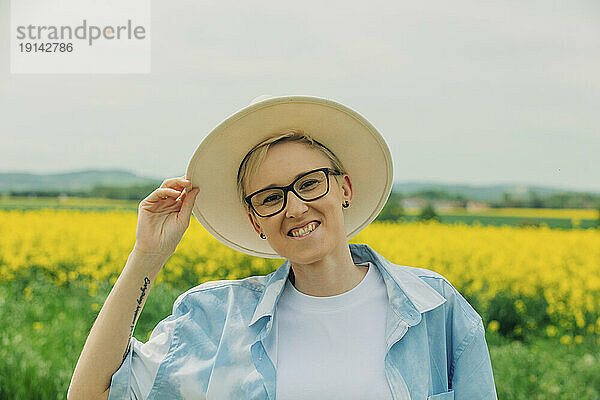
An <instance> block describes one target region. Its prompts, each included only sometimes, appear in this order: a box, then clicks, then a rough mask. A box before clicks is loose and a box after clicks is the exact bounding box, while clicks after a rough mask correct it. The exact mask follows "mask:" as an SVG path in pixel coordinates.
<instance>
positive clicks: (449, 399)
mask: <svg viewBox="0 0 600 400" xmlns="http://www.w3.org/2000/svg"><path fill="white" fill-rule="evenodd" d="M427 400H454V389H450V390H448V391H447V392H443V393H438V394H432V395H431V396H429V397H427Z"/></svg>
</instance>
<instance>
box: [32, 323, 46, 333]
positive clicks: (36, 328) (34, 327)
mask: <svg viewBox="0 0 600 400" xmlns="http://www.w3.org/2000/svg"><path fill="white" fill-rule="evenodd" d="M43 327H44V324H43V323H41V322H39V321H35V322H34V323H33V329H34V330H36V331H39V330H40V329H42V328H43Z"/></svg>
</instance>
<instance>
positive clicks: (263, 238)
mask: <svg viewBox="0 0 600 400" xmlns="http://www.w3.org/2000/svg"><path fill="white" fill-rule="evenodd" d="M260 238H261V239H262V240H265V239H266V238H267V237H266V236H265V234H264V233H262V232H261V233H260Z"/></svg>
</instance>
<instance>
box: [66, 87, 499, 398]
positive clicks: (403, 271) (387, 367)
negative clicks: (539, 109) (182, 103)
mask: <svg viewBox="0 0 600 400" xmlns="http://www.w3.org/2000/svg"><path fill="white" fill-rule="evenodd" d="M225 155H226V156H225ZM186 178H187V180H184V179H183V177H181V178H173V179H168V180H166V181H165V182H164V183H163V185H161V188H158V189H157V190H155V191H154V192H153V193H152V194H151V195H149V196H148V197H147V198H146V199H144V200H143V201H142V202H141V203H140V214H139V218H138V229H137V238H136V244H135V246H134V250H133V251H132V253H131V255H130V258H129V260H128V262H127V264H126V266H125V268H124V270H123V273H122V274H121V276H120V277H119V280H118V281H117V283H116V284H115V287H114V288H113V290H112V291H111V293H110V295H109V297H108V299H107V300H106V302H105V304H104V306H103V308H102V310H101V312H100V314H99V316H98V319H97V320H96V322H95V324H94V326H93V328H92V331H91V332H90V335H89V337H88V341H87V342H86V345H85V347H84V349H83V352H82V354H81V356H80V359H79V362H78V364H77V367H76V369H75V373H74V375H73V379H72V382H71V387H70V388H69V398H70V399H75V398H107V397H108V398H110V399H123V398H127V399H129V398H136V399H147V398H161V399H162V398H171V399H188V398H189V399H192V398H214V399H222V398H223V399H225V398H227V399H237V398H239V399H275V398H276V399H278V400H281V399H307V398H310V399H332V398H344V399H370V398H376V399H496V389H495V385H494V378H493V373H492V367H491V362H490V357H489V353H488V349H487V343H486V341H485V332H484V328H483V323H482V320H481V317H480V316H479V314H478V313H477V312H476V311H475V310H474V309H473V308H472V307H471V306H470V304H469V303H468V302H467V301H466V300H465V299H464V298H463V297H462V296H461V295H460V293H458V292H457V291H456V290H455V289H454V287H453V286H452V285H451V284H450V283H449V282H448V281H447V280H446V279H445V278H444V277H443V276H441V275H439V274H438V273H436V272H433V271H430V270H428V269H425V268H416V267H408V266H402V265H394V264H392V263H390V262H389V261H387V260H386V259H385V258H384V257H382V256H381V255H379V254H378V253H376V252H375V251H374V250H373V249H371V248H370V247H369V246H367V245H364V244H349V243H348V240H349V239H350V238H351V237H352V236H354V235H355V234H357V233H358V232H360V231H361V230H362V229H363V228H364V227H366V226H367V225H368V224H369V223H370V222H372V221H373V219H374V218H375V217H376V216H377V214H378V213H379V212H380V211H381V209H382V208H383V205H384V204H385V202H386V200H387V198H388V196H389V194H390V190H391V185H392V180H393V174H392V160H391V156H390V152H389V149H388V147H387V144H386V142H385V140H384V139H383V137H382V136H381V135H380V134H379V132H377V130H376V129H375V128H374V127H373V126H372V125H371V124H370V123H369V122H368V121H367V120H366V119H365V118H364V117H362V116H361V115H360V114H358V113H357V112H355V111H353V110H351V109H349V108H347V107H346V106H343V105H341V104H339V103H336V102H333V101H331V100H327V99H322V98H317V97H304V96H287V97H275V98H267V99H260V101H256V102H254V103H252V104H251V105H250V106H248V107H246V108H244V109H242V110H240V111H238V112H237V113H235V114H234V115H232V116H231V117H229V118H228V119H226V120H225V121H223V122H222V123H221V124H220V125H218V126H217V127H216V128H215V129H214V130H213V131H212V132H211V133H210V134H209V135H208V136H207V137H206V138H205V139H204V140H203V141H202V143H201V144H200V146H199V147H198V149H197V150H196V152H195V153H194V156H193V157H192V159H191V161H190V163H189V166H188V171H187V176H186ZM191 187H193V188H194V189H193V190H191V191H190V190H189V189H190V188H191ZM192 210H193V213H194V215H195V217H196V218H197V219H198V220H199V221H200V223H202V225H203V226H204V227H205V228H206V229H207V230H208V231H209V232H210V233H211V234H212V235H213V236H215V237H216V238H217V239H219V240H220V241H221V242H223V243H224V244H225V245H227V246H230V247H232V248H234V249H236V250H238V251H241V252H243V253H246V254H251V255H255V256H261V257H269V258H283V259H285V262H284V263H283V264H282V265H281V266H280V267H279V268H278V269H277V270H276V271H274V272H272V273H271V274H269V275H266V276H252V277H248V278H245V279H240V280H224V281H215V282H207V283H204V284H202V285H199V286H197V287H195V288H192V289H190V290H188V291H187V292H186V293H183V294H182V295H181V296H179V298H178V299H177V300H176V301H175V304H174V306H173V314H172V315H171V316H169V317H167V318H166V319H164V320H163V321H161V322H160V323H159V324H158V325H157V326H156V328H155V329H154V330H153V332H152V335H151V336H150V338H149V340H148V342H146V343H142V342H140V341H138V340H137V339H136V338H135V337H132V336H131V332H133V328H134V326H135V323H136V319H137V317H138V315H139V310H140V307H143V305H144V302H145V297H147V296H148V292H149V290H150V288H151V284H152V282H153V281H154V278H155V277H156V275H157V274H158V272H159V271H160V269H161V268H162V266H163V265H164V263H165V261H166V259H168V257H169V256H170V255H171V254H172V253H173V252H174V251H175V248H176V247H177V244H178V243H179V241H180V240H181V237H182V235H183V233H184V231H185V230H186V229H187V227H188V224H189V219H190V215H191V213H192ZM399 239H400V238H399ZM223 267H228V266H223ZM132 316H133V320H132ZM123 353H124V354H123Z"/></svg>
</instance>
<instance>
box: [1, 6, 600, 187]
mask: <svg viewBox="0 0 600 400" xmlns="http://www.w3.org/2000/svg"><path fill="white" fill-rule="evenodd" d="M9 16H10V14H9V1H8V0H0V29H2V32H3V33H2V34H1V35H0V135H1V140H0V172H16V171H25V172H36V173H55V172H65V171H71V170H80V169H87V168H101V169H102V168H119V169H121V168H122V169H127V170H131V171H133V172H135V173H138V174H142V175H146V176H152V177H156V178H160V179H165V178H167V177H171V176H178V175H183V174H184V173H185V170H186V167H187V163H188V161H189V159H190V157H191V156H192V154H193V152H194V150H195V149H196V147H197V146H198V144H199V143H200V141H201V140H202V139H203V138H204V137H205V136H206V135H207V134H208V132H210V130H211V129H212V128H214V127H215V126H216V125H218V124H219V123H220V122H221V121H222V120H223V119H225V118H226V117H227V116H228V115H230V114H231V113H233V112H235V111H237V110H238V109H240V108H242V107H244V106H246V105H247V104H248V103H249V102H250V101H251V100H252V99H253V98H254V97H256V96H259V95H261V94H271V95H286V94H304V95H315V96H322V97H328V98H331V99H333V100H336V101H339V102H341V103H343V104H346V105H347V106H349V107H351V108H354V109H356V110H358V111H359V112H360V113H361V114H362V115H364V116H365V117H366V118H367V119H369V120H370V121H371V122H372V123H373V125H374V126H375V127H377V128H378V129H379V131H380V132H381V133H382V134H383V136H384V137H385V138H386V139H387V141H388V143H389V145H390V147H391V150H392V155H393V158H394V164H395V172H394V175H395V181H397V182H405V181H435V182H442V183H465V184H486V185H487V184H502V183H516V184H531V185H548V186H554V187H559V188H565V189H581V190H589V191H599V192H600V178H599V177H600V162H599V161H598V160H599V158H600V157H599V154H600V2H598V1H597V0H593V1H568V2H567V1H564V2H549V1H527V2H522V1H511V0H509V1H506V0H504V1H497V2H490V1H487V2H486V1H483V2H482V1H475V0H473V1H465V0H455V1H451V2H450V1H421V2H416V1H410V2H405V1H402V2H392V1H387V0H386V1H373V0H369V1H361V2H350V1H347V0H345V1H306V0H304V1H295V2H285V1H278V2H275V1H272V2H265V1H251V2H250V1H248V2H242V1H235V2H234V1H219V2H217V1H210V2H208V1H198V0H196V1H189V0H181V1H177V2H165V1H162V2H158V1H153V2H152V26H151V37H152V73H151V74H137V75H136V74H118V75H114V74H56V75H51V74H38V75H35V74H11V73H10V62H9V39H8V27H9V25H10V18H9Z"/></svg>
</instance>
